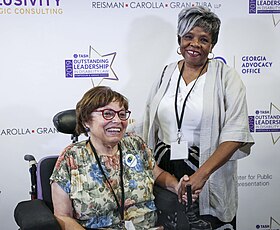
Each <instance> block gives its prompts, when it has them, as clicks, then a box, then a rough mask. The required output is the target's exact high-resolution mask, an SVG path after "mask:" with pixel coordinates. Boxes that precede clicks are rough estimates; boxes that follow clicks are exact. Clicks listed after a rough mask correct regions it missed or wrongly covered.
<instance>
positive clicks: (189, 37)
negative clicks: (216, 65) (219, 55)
mask: <svg viewBox="0 0 280 230" xmlns="http://www.w3.org/2000/svg"><path fill="white" fill-rule="evenodd" d="M212 48H213V45H212V36H211V34H210V33H208V32H205V31H204V30H203V29H202V28H201V27H198V26H196V27H194V28H193V29H191V30H190V31H189V32H188V33H186V34H185V35H184V36H182V37H181V39H180V52H181V53H182V56H183V57H184V59H185V63H186V65H188V66H190V67H199V66H203V64H204V63H205V62H206V60H207V58H208V54H209V53H210V52H211V50H212Z"/></svg>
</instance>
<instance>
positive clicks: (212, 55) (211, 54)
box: [208, 51, 215, 60]
mask: <svg viewBox="0 0 280 230" xmlns="http://www.w3.org/2000/svg"><path fill="white" fill-rule="evenodd" d="M214 57H215V54H214V53H212V51H211V52H210V53H209V54H208V59H209V60H212V59H214Z"/></svg>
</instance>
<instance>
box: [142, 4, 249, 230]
mask: <svg viewBox="0 0 280 230" xmlns="http://www.w3.org/2000/svg"><path fill="white" fill-rule="evenodd" d="M220 24H221V22H220V19H219V18H218V17H217V15H216V14H214V13H213V12H211V11H210V10H209V9H207V8H204V7H200V6H197V7H191V8H185V9H183V10H182V11H181V12H180V13H179V16H178V28H177V29H178V30H177V36H178V43H179V49H178V53H179V54H180V55H182V56H183V59H182V60H180V61H178V62H175V63H172V64H169V65H167V66H166V68H165V69H164V71H163V73H162V75H161V77H160V78H159V79H157V81H156V83H155V84H154V86H153V88H152V90H151V92H150V96H149V98H148V101H147V110H146V116H145V120H144V130H143V131H144V132H143V136H144V140H145V141H146V143H148V144H149V145H150V147H152V148H154V151H155V158H156V160H157V164H158V165H159V166H160V167H161V168H162V169H164V170H166V171H168V172H170V173H171V174H173V175H175V176H176V177H177V178H181V177H182V176H183V175H184V174H187V175H189V181H188V184H191V188H192V191H193V192H195V191H200V190H201V192H200V195H199V215H200V217H201V218H203V219H204V220H207V221H209V222H210V223H211V225H212V228H213V229H217V228H219V227H221V226H224V228H228V229H236V218H235V217H236V213H237V203H238V194H237V160H238V159H240V158H243V157H245V156H248V155H249V154H250V147H251V146H252V145H253V143H254V141H253V138H252V136H251V134H250V132H249V126H248V114H247V103H246V92H245V86H244V85H243V83H242V81H241V79H240V76H239V75H238V73H237V72H236V71H235V70H234V69H233V68H231V67H229V66H227V65H226V64H224V63H223V62H221V61H218V60H214V59H213V56H214V55H213V53H212V50H213V48H214V46H215V44H216V43H217V40H218V34H219V29H220ZM183 192H184V191H183ZM224 228H222V229H224Z"/></svg>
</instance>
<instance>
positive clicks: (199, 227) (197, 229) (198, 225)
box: [186, 185, 212, 230]
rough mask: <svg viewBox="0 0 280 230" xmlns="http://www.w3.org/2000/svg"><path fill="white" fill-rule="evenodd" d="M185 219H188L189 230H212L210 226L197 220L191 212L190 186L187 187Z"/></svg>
mask: <svg viewBox="0 0 280 230" xmlns="http://www.w3.org/2000/svg"><path fill="white" fill-rule="evenodd" d="M186 189H187V200H188V204H187V212H186V214H187V217H188V219H189V224H190V230H212V227H211V224H210V223H208V222H206V221H204V220H202V219H199V218H198V217H197V215H196V214H195V212H194V211H193V203H192V188H191V185H187V187H186Z"/></svg>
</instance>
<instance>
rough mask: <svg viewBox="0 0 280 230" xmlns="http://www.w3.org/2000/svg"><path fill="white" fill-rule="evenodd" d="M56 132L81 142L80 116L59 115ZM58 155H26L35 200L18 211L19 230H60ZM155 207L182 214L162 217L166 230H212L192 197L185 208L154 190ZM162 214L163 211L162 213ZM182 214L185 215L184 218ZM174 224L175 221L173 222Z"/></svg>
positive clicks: (165, 193) (165, 192)
mask: <svg viewBox="0 0 280 230" xmlns="http://www.w3.org/2000/svg"><path fill="white" fill-rule="evenodd" d="M53 123H54V126H55V127H56V129H57V130H58V131H59V132H61V133H64V134H70V135H71V140H72V142H73V143H75V142H77V141H78V135H77V134H76V133H75V126H76V114H75V110H74V109H71V110H65V111H62V112H59V113H57V114H56V115H55V116H54V117H53ZM57 158H58V155H54V156H48V157H44V158H42V159H41V160H40V161H39V162H38V163H37V162H36V160H35V158H34V156H32V155H25V156H24V159H25V160H26V161H28V162H29V171H30V176H31V191H30V195H31V199H30V200H26V201H21V202H19V203H18V204H17V206H16V208H15V210H14V219H15V221H16V223H17V225H18V226H19V227H20V229H19V230H38V229H40V230H60V229H61V228H60V226H59V224H58V222H57V220H56V218H55V217H54V215H53V205H52V197H51V186H50V182H49V178H50V176H51V174H52V171H53V168H54V166H55V163H56V160H57ZM187 191H188V194H191V187H190V186H187ZM154 195H155V204H156V206H157V208H158V210H168V211H169V212H170V213H174V212H175V211H176V210H179V209H181V210H183V212H179V213H180V214H179V213H178V216H173V217H171V219H172V220H171V219H170V216H167V217H166V216H165V217H164V215H162V213H158V214H159V219H158V224H159V225H161V226H163V227H164V229H165V230H202V229H204V230H211V226H210V225H209V223H207V222H204V221H202V220H200V219H198V218H197V216H196V215H195V214H194V211H193V206H192V197H191V195H189V196H188V205H187V207H186V206H183V205H182V204H180V203H179V202H178V200H177V196H176V195H175V194H174V193H171V192H170V191H168V190H165V189H162V188H160V187H158V186H154ZM159 212H161V211H159ZM182 213H185V214H183V215H182ZM173 220H174V221H173Z"/></svg>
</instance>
